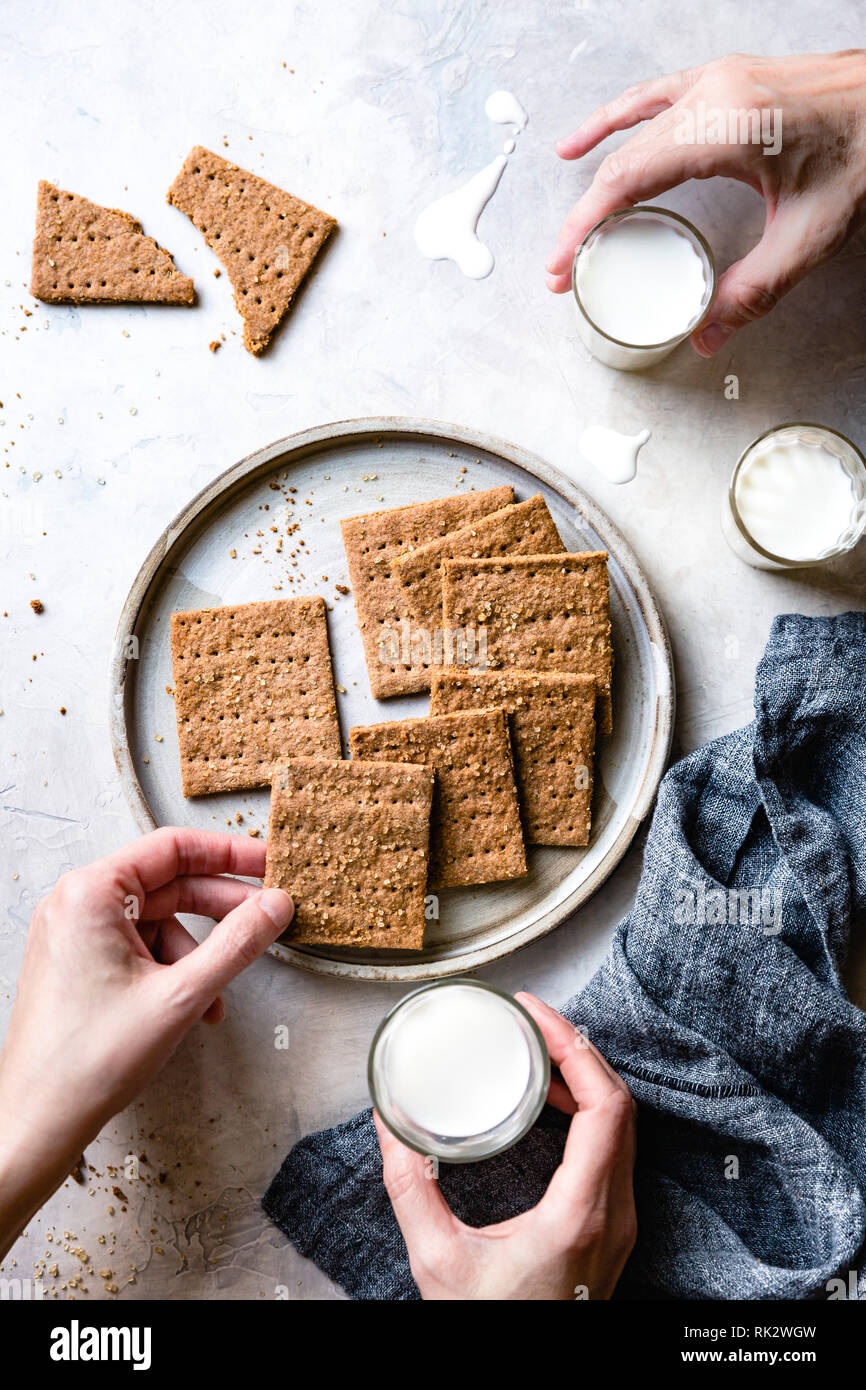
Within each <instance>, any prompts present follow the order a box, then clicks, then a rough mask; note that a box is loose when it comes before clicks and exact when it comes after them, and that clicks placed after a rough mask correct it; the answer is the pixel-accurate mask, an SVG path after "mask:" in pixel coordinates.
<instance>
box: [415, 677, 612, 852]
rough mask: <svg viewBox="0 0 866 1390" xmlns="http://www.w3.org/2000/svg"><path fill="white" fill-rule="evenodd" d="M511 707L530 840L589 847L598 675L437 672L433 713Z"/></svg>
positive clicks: (525, 827)
mask: <svg viewBox="0 0 866 1390" xmlns="http://www.w3.org/2000/svg"><path fill="white" fill-rule="evenodd" d="M491 706H500V707H502V708H504V709H507V711H508V716H509V725H510V728H511V746H512V749H513V751H514V772H515V777H516V778H517V789H518V792H519V794H520V813H521V819H522V821H523V830H524V834H525V836H526V841H527V844H530V845H586V844H588V843H589V832H590V809H591V805H592V773H593V749H594V745H595V681H594V679H593V677H592V676H571V675H560V674H558V673H556V672H553V671H456V670H447V671H434V672H433V692H432V696H431V700H430V713H431V714H452V713H454V712H455V711H456V710H461V709H486V708H490V707H491Z"/></svg>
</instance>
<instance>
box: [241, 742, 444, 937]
mask: <svg viewBox="0 0 866 1390" xmlns="http://www.w3.org/2000/svg"><path fill="white" fill-rule="evenodd" d="M432 797H433V771H432V769H431V768H429V767H418V766H416V767H412V766H409V765H406V764H400V763H393V762H391V763H375V762H332V761H325V760H324V759H321V758H297V759H290V760H288V761H280V762H278V763H277V764H276V766H275V767H274V771H273V781H272V784H271V818H270V826H269V829H268V859H267V869H266V872H265V887H266V888H283V889H285V891H286V892H287V893H291V895H292V897H293V898H294V900H295V916H294V919H293V920H292V924H291V926H290V927H289V929H288V932H287V933H286V936H285V937H284V940H288V941H294V942H299V943H303V944H307V945H319V946H372V947H377V948H381V947H386V948H388V949H394V950H396V949H399V950H404V951H420V949H421V946H422V945H423V939H424V906H425V893H426V884H427V869H428V845H429V837H430V806H431V801H432Z"/></svg>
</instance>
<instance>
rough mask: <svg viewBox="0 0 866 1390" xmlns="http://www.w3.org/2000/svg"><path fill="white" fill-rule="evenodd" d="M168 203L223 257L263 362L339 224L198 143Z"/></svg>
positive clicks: (250, 340) (249, 344)
mask: <svg viewBox="0 0 866 1390" xmlns="http://www.w3.org/2000/svg"><path fill="white" fill-rule="evenodd" d="M168 201H169V202H170V203H173V204H174V206H175V207H176V208H180V210H181V212H185V213H186V215H187V217H189V218H190V219H191V221H192V222H194V223H195V225H196V226H197V227H198V229H199V231H200V232H201V233H202V236H203V237H204V239H205V241H206V242H207V244H208V246H210V247H211V249H212V250H213V251H215V252H216V254H217V255H218V256H219V258H220V260H221V261H222V263H223V265H224V266H225V268H226V270H227V271H228V274H229V279H230V280H231V282H232V287H233V289H234V292H235V304H236V305H237V307H238V310H239V311H240V313H241V314H242V316H243V320H244V347H245V348H246V349H247V351H248V352H252V353H254V354H255V355H256V356H258V354H259V353H261V352H264V350H265V348H266V347H267V345H268V343H269V342H270V339H271V334H272V333H273V331H274V329H275V328H276V326H277V324H278V323H279V322H280V319H281V318H282V317H283V315H284V314H285V313H286V311H287V309H288V308H289V305H290V304H291V302H292V300H293V298H294V296H295V292H296V290H297V289H298V286H299V285H300V283H301V281H302V280H303V278H304V276H305V275H306V274H307V271H308V270H309V269H310V266H311V265H312V264H313V261H314V260H315V259H316V256H317V255H318V253H319V251H320V250H321V248H322V246H323V245H324V244H325V242H326V241H327V239H328V237H329V236H330V235H331V232H332V231H333V230H334V228H335V227H336V225H337V223H336V220H335V219H334V218H333V217H329V216H328V214H327V213H325V212H319V210H318V208H314V207H311V205H310V204H309V203H304V202H301V199H300V198H293V197H292V195H291V193H285V192H284V191H283V189H281V188H275V187H274V185H273V184H272V183H266V182H265V180H264V179H260V178H259V177H258V176H257V175H256V174H250V173H247V171H246V170H245V169H239V168H238V166H237V164H230V163H229V161H228V160H227V159H221V158H220V156H219V155H218V154H212V153H211V151H210V150H205V149H203V148H202V146H201V145H197V146H196V148H195V149H194V150H193V151H192V152H191V153H190V154H189V155H188V156H187V159H186V162H185V164H184V166H183V168H182V169H181V171H180V173H179V174H178V176H177V178H176V179H175V181H174V183H173V184H172V186H171V188H170V189H169V190H168Z"/></svg>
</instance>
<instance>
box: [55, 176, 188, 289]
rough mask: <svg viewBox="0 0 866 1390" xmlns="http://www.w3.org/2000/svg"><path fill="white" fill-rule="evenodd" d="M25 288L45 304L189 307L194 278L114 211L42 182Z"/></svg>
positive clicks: (139, 227)
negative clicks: (31, 255)
mask: <svg viewBox="0 0 866 1390" xmlns="http://www.w3.org/2000/svg"><path fill="white" fill-rule="evenodd" d="M30 290H31V293H32V294H33V296H34V297H35V298H36V299H42V300H44V301H45V302H47V303H49V304H194V303H195V288H194V286H193V282H192V280H190V279H189V277H188V276H186V275H181V273H180V271H179V270H178V269H177V267H176V266H175V263H174V261H173V260H172V258H171V256H170V255H169V254H168V252H167V251H164V250H163V249H162V247H161V246H158V245H157V243H156V242H155V241H154V239H153V237H149V236H145V234H144V230H143V228H142V225H141V223H140V222H137V221H136V219H135V218H134V217H132V216H131V215H130V214H129V213H128V212H121V211H120V209H119V208H104V207H100V205H99V203H91V202H90V200H89V199H88V198H82V197H80V195H79V194H77V193H68V192H67V191H66V190H65V189H61V188H55V187H54V184H52V183H46V182H45V180H44V179H43V180H42V181H41V182H40V184H39V191H38V193H37V197H36V234H35V236H34V238H33V266H32V273H31V281H30Z"/></svg>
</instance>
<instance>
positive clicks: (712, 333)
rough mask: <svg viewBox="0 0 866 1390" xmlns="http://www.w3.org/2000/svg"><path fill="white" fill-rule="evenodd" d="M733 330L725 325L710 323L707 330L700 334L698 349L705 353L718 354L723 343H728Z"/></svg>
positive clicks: (704, 329) (702, 330)
mask: <svg viewBox="0 0 866 1390" xmlns="http://www.w3.org/2000/svg"><path fill="white" fill-rule="evenodd" d="M733 331H734V330H733V328H728V326H727V324H724V323H708V324H707V326H706V328H703V329H701V332H700V333H699V334H698V340H697V341H698V347H699V348H702V349H703V351H704V352H707V353H713V352H718V350H719V348H720V347H721V346H722V344H723V343H726V342H727V341H728V339H729V338H730V336H731V334H732V333H733Z"/></svg>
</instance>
